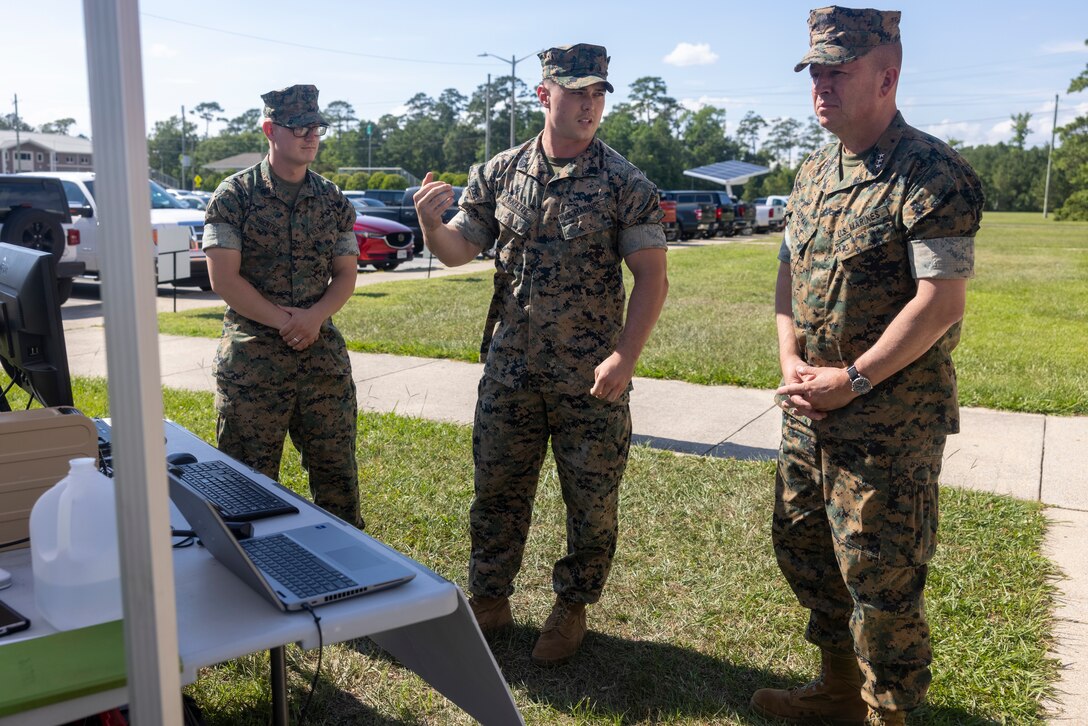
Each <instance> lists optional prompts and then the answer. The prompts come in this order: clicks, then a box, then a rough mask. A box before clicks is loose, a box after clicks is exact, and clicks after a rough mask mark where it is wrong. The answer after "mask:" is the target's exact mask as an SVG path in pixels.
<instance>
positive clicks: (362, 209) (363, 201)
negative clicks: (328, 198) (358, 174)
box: [344, 194, 385, 214]
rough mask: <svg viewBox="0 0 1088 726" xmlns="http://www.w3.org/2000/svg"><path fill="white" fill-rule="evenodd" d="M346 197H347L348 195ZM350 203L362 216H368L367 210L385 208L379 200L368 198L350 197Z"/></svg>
mask: <svg viewBox="0 0 1088 726" xmlns="http://www.w3.org/2000/svg"><path fill="white" fill-rule="evenodd" d="M344 196H347V195H346V194H345V195H344ZM348 201H349V202H351V204H352V206H354V207H355V209H356V211H357V212H359V213H360V214H366V213H367V210H369V209H373V208H374V207H384V206H385V203H384V202H379V201H378V200H377V199H367V198H366V197H348Z"/></svg>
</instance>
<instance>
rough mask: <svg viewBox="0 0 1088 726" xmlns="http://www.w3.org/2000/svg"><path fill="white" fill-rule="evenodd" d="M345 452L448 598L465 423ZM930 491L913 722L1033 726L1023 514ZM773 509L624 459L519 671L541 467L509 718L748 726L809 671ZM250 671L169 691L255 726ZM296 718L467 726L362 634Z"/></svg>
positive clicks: (703, 473) (509, 654) (1049, 572)
mask: <svg viewBox="0 0 1088 726" xmlns="http://www.w3.org/2000/svg"><path fill="white" fill-rule="evenodd" d="M75 398H76V401H77V403H78V404H79V406H80V407H81V408H82V409H83V410H84V411H85V412H86V413H87V414H88V415H106V414H107V413H108V412H107V406H108V402H107V399H106V387H105V382H104V381H100V380H77V381H76V393H75ZM15 405H18V402H16V404H15ZM164 407H165V411H166V415H167V416H168V417H170V418H172V419H173V420H175V421H177V422H179V423H180V424H182V425H183V426H185V427H186V428H188V429H189V430H191V431H193V432H194V433H196V434H197V435H199V436H201V437H203V438H205V439H206V440H208V441H213V440H214V432H213V420H214V417H213V416H212V415H211V414H210V412H211V411H212V396H211V394H208V393H193V392H182V391H174V390H166V391H164ZM359 444H360V445H359V452H360V453H359V456H360V463H361V472H362V494H363V496H362V499H363V508H364V515H365V517H366V520H367V523H368V531H369V532H370V533H371V534H372V535H374V536H375V537H377V538H378V539H380V540H382V541H384V542H386V543H388V544H389V545H391V546H392V547H395V548H396V549H398V550H400V551H401V552H404V553H406V554H408V555H409V556H411V557H413V558H414V559H416V560H418V561H419V562H421V563H423V564H424V565H426V566H428V567H430V568H431V569H433V570H434V571H436V572H437V573H439V574H440V575H442V576H444V577H446V578H448V579H450V580H452V581H454V582H456V583H458V584H460V585H462V586H464V584H465V581H466V559H467V548H468V534H467V511H468V505H469V501H470V499H471V496H472V491H471V490H472V456H471V432H470V430H469V428H467V427H462V426H457V425H452V424H443V423H435V422H431V421H424V420H417V419H409V418H403V417H398V416H394V415H391V414H387V415H379V414H364V415H363V416H362V417H361V426H360V442H359ZM287 449H288V451H287V453H286V454H285V457H284V465H283V476H282V478H283V481H284V483H285V484H287V485H288V486H290V487H292V488H293V489H294V490H295V491H298V492H299V493H303V494H304V493H305V489H306V487H305V483H304V481H305V480H304V477H303V475H302V471H301V468H300V464H299V460H298V456H297V454H296V453H295V452H294V450H293V449H292V448H291V447H287ZM422 462H426V465H423V464H422ZM941 496H942V502H941V505H942V522H941V545H940V547H939V548H938V554H937V557H936V559H935V560H934V562H933V565H932V568H931V574H930V584H929V588H928V590H927V603H928V611H929V615H930V619H931V625H932V628H933V644H934V651H935V658H936V662H935V668H934V681H933V686H932V689H931V691H930V696H929V703H928V704H927V705H926V706H925V707H924V708H923V709H921V710H920V711H918V712H916V714H915V716H914V717H913V719H914V720H913V722H914V723H925V724H948V725H949V726H951V725H952V724H956V725H963V724H980V725H981V724H993V723H1009V724H1032V723H1043V722H1044V720H1043V716H1042V714H1041V710H1040V707H1039V703H1040V700H1041V699H1042V698H1043V697H1044V696H1045V695H1046V694H1048V693H1049V692H1050V688H1051V686H1050V684H1051V683H1053V681H1054V679H1055V678H1056V672H1057V665H1056V663H1055V662H1054V661H1053V660H1049V659H1047V657H1046V652H1047V647H1048V646H1049V645H1050V639H1051V635H1050V627H1051V623H1050V615H1049V613H1050V608H1051V607H1052V600H1053V589H1052V587H1051V585H1050V584H1049V582H1050V578H1051V577H1053V575H1054V574H1055V571H1054V567H1053V566H1052V565H1051V564H1050V563H1049V562H1048V561H1047V560H1046V559H1045V558H1044V557H1043V556H1042V555H1041V554H1040V546H1041V542H1042V539H1043V536H1044V527H1045V520H1044V518H1043V516H1042V514H1041V507H1040V505H1038V504H1035V503H1030V502H1023V501H1017V500H1013V499H1010V498H1007V497H999V496H993V495H987V494H981V493H977V492H970V491H963V490H957V489H945V490H944V491H942V495H941ZM773 500H774V493H773V464H772V463H770V462H745V461H736V460H729V459H714V458H704V457H692V456H678V455H674V454H671V453H668V452H662V451H659V450H654V449H650V448H646V447H634V449H633V450H632V455H631V461H630V465H629V468H628V472H627V478H626V481H625V484H624V487H623V490H622V503H621V540H620V546H619V551H618V554H617V558H616V563H615V567H614V571H613V576H612V578H611V580H610V582H609V585H608V587H607V588H606V590H605V595H604V598H603V599H602V601H601V602H600V603H599V604H598V605H595V606H593V607H591V608H590V610H589V621H590V627H591V631H592V632H591V633H590V635H589V636H588V637H587V640H586V642H585V645H584V647H583V651H582V653H581V654H580V655H579V656H578V657H577V658H576V660H574V661H573V662H572V663H570V664H569V665H567V666H565V667H563V668H558V669H546V670H545V669H539V668H536V667H535V666H533V665H532V664H531V662H530V661H529V657H528V655H529V651H530V649H531V648H532V644H533V642H534V640H535V638H536V635H537V633H538V628H539V626H540V624H541V622H542V621H543V620H544V618H545V617H546V615H547V612H548V609H549V607H550V604H551V587H550V567H551V563H552V562H553V561H554V559H555V558H557V557H558V556H560V554H561V553H562V551H563V545H564V543H563V539H562V536H563V534H562V533H563V504H562V500H561V497H560V495H559V492H558V485H557V479H556V472H555V469H554V465H553V463H552V462H551V461H550V460H549V462H548V463H547V464H546V466H545V470H544V475H543V478H542V481H541V487H540V495H539V499H538V506H537V512H536V520H535V523H534V526H533V529H532V531H531V534H530V539H529V546H528V550H527V553H526V558H525V564H524V567H523V569H522V574H521V576H520V577H519V579H518V581H517V583H516V584H517V587H518V591H517V592H516V593H515V595H514V597H513V605H514V611H515V618H516V621H517V622H516V627H515V628H514V629H513V630H512V631H510V632H508V633H507V634H504V635H502V636H500V637H498V638H496V639H494V640H493V641H492V642H491V647H492V650H493V652H494V654H495V658H496V660H497V661H498V663H499V665H500V667H501V668H502V670H503V673H504V675H505V677H506V678H507V680H508V682H509V683H510V687H511V690H512V692H513V694H514V698H515V701H516V702H517V704H518V707H519V708H520V709H521V711H522V713H523V714H524V716H525V719H526V722H527V723H529V724H533V725H540V726H545V725H550V724H570V725H572V726H573V725H575V724H632V723H654V724H658V723H661V724H761V723H764V721H762V720H761V719H759V718H758V717H756V716H754V715H751V714H749V713H748V710H747V702H748V698H749V696H750V694H751V692H752V691H753V690H754V689H755V688H758V687H760V686H763V685H768V684H773V685H786V686H789V685H795V684H799V683H802V682H804V681H806V680H807V679H808V678H809V677H810V675H811V674H812V673H813V672H814V670H815V669H816V667H817V661H818V657H817V653H816V652H815V649H814V648H812V647H811V646H809V645H807V644H806V643H805V642H804V641H803V639H802V637H801V633H802V631H803V629H804V620H805V614H804V613H803V612H802V611H801V609H800V608H799V607H798V605H797V604H796V601H795V599H794V597H793V595H792V593H791V592H790V590H789V588H788V586H787V585H786V583H785V582H784V581H783V579H782V577H781V575H780V574H779V572H778V568H777V565H776V563H775V560H774V555H773V553H772V551H771V542H770V514H771V508H772V504H773ZM316 664H317V654H316V652H303V651H301V650H299V649H298V648H295V647H294V646H292V647H290V648H288V681H289V689H290V699H291V704H292V706H293V708H298V706H299V704H301V703H302V702H303V701H304V700H305V697H306V693H307V689H308V684H309V681H310V679H311V678H312V675H313V670H314V668H315V667H316ZM267 674H268V665H267V657H266V656H264V655H253V656H249V657H245V658H240V659H237V660H234V661H230V662H228V663H225V664H223V665H220V666H218V667H214V668H206V669H203V670H202V671H201V674H200V678H199V680H198V681H197V683H195V684H194V685H192V686H189V687H188V688H187V691H188V692H189V693H190V694H191V695H193V696H194V697H195V698H196V700H197V701H198V703H199V704H200V706H201V707H202V709H203V710H204V713H205V715H206V717H207V719H208V723H209V724H211V725H212V726H220V725H223V726H226V725H228V724H229V725H231V726H234V725H242V726H248V725H250V724H252V725H254V726H257V725H259V724H265V723H267V722H268V719H269V715H270V701H269V698H270V696H269V686H268V681H267ZM308 723H312V724H469V723H472V721H471V719H469V718H468V717H467V716H466V715H465V714H464V713H463V712H461V711H460V709H458V708H457V707H455V706H454V705H453V704H451V703H450V702H448V701H447V700H446V699H445V698H444V697H442V696H440V695H438V694H437V693H436V692H435V691H434V690H433V689H432V688H431V687H430V686H428V685H427V684H426V683H425V682H423V681H422V680H421V679H419V678H418V677H417V676H415V675H414V674H413V673H411V672H410V671H408V670H406V669H404V668H402V667H400V666H399V665H398V664H397V663H396V662H395V661H394V660H392V659H391V658H390V657H389V656H388V655H386V654H385V653H383V652H382V651H380V650H379V649H378V648H377V647H376V646H374V644H373V643H371V642H370V641H368V640H366V639H362V640H358V641H353V642H349V643H344V644H338V645H333V646H327V647H326V649H325V652H324V656H323V663H322V671H321V678H320V680H319V683H318V688H317V692H316V695H315V696H314V700H313V703H312V705H311V707H310V720H309V721H308Z"/></svg>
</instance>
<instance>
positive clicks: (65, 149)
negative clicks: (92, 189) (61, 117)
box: [0, 129, 94, 174]
mask: <svg viewBox="0 0 1088 726" xmlns="http://www.w3.org/2000/svg"><path fill="white" fill-rule="evenodd" d="M17 171H94V151H93V149H92V147H91V140H90V139H88V138H86V137H83V136H64V135H63V134H39V133H37V132H35V131H19V132H18V134H16V132H15V131H14V130H8V129H2V130H0V173H4V174H11V173H13V172H17Z"/></svg>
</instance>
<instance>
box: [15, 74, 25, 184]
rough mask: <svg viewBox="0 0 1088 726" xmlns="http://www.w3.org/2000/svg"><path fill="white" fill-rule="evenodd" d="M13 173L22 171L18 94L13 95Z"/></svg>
mask: <svg viewBox="0 0 1088 726" xmlns="http://www.w3.org/2000/svg"><path fill="white" fill-rule="evenodd" d="M13 166H14V167H15V172H16V173H18V172H20V171H22V170H23V145H22V142H21V141H20V140H19V94H18V93H16V94H15V163H14V164H13Z"/></svg>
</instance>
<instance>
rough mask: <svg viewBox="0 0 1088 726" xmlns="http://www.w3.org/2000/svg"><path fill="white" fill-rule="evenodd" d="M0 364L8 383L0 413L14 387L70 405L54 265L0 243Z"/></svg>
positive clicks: (46, 257) (33, 397)
mask: <svg viewBox="0 0 1088 726" xmlns="http://www.w3.org/2000/svg"><path fill="white" fill-rule="evenodd" d="M0 365H2V366H3V369H4V372H5V373H7V375H8V377H10V378H11V383H9V384H8V385H7V386H4V387H0V411H10V410H11V406H10V404H9V403H8V400H7V393H8V391H10V390H11V388H12V387H13V386H15V385H18V386H19V387H20V388H22V389H23V390H25V391H26V392H27V393H28V394H29V396H30V400H29V401H28V402H27V408H30V405H31V404H32V403H33V402H34V401H37V402H38V403H40V404H41V405H42V406H72V405H73V401H72V381H71V378H69V375H68V352H67V350H66V349H65V347H64V328H63V326H62V324H61V317H60V299H59V297H58V296H57V273H56V263H55V262H54V260H53V256H52V255H50V254H49V253H47V252H41V251H39V250H33V249H30V248H27V247H16V246H15V245H11V244H7V243H0Z"/></svg>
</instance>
